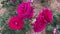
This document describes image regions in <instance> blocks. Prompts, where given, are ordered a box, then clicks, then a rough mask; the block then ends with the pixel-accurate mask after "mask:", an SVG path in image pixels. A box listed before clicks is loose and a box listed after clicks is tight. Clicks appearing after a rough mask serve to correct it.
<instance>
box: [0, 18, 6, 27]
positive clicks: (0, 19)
mask: <svg viewBox="0 0 60 34" xmlns="http://www.w3.org/2000/svg"><path fill="white" fill-rule="evenodd" d="M4 23H5V22H4V21H3V19H2V18H0V25H1V26H3V25H4Z"/></svg>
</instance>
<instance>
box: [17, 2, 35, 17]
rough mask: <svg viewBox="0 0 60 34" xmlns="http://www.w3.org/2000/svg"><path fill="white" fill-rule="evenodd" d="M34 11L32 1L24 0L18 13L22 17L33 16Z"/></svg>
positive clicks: (19, 6)
mask: <svg viewBox="0 0 60 34" xmlns="http://www.w3.org/2000/svg"><path fill="white" fill-rule="evenodd" d="M33 12H34V11H33V7H32V6H31V5H30V2H22V3H21V4H19V5H18V8H17V14H18V16H19V17H21V18H32V17H33Z"/></svg>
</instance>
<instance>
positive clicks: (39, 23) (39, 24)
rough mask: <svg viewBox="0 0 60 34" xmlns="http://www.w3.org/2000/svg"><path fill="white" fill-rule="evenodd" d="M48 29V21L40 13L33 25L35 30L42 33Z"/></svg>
mask: <svg viewBox="0 0 60 34" xmlns="http://www.w3.org/2000/svg"><path fill="white" fill-rule="evenodd" d="M45 28H46V21H45V19H44V16H42V14H41V13H40V14H39V15H38V17H37V18H36V21H35V23H34V25H33V29H34V31H35V32H41V31H43V30H44V29H45Z"/></svg>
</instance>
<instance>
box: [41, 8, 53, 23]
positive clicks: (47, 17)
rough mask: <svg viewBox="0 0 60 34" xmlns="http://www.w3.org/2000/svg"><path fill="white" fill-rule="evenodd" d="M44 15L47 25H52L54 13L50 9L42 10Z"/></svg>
mask: <svg viewBox="0 0 60 34" xmlns="http://www.w3.org/2000/svg"><path fill="white" fill-rule="evenodd" d="M42 15H43V16H44V19H45V20H46V21H47V23H50V22H51V21H52V20H53V14H52V11H51V10H49V9H48V8H43V9H42Z"/></svg>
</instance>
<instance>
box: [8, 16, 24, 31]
mask: <svg viewBox="0 0 60 34" xmlns="http://www.w3.org/2000/svg"><path fill="white" fill-rule="evenodd" d="M9 27H10V28H11V29H13V30H21V29H22V28H23V27H24V22H23V20H22V19H21V18H19V17H18V16H14V17H12V18H11V19H10V20H9Z"/></svg>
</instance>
